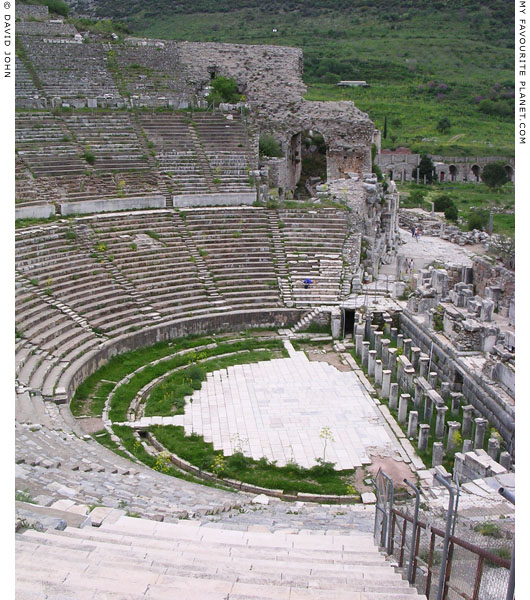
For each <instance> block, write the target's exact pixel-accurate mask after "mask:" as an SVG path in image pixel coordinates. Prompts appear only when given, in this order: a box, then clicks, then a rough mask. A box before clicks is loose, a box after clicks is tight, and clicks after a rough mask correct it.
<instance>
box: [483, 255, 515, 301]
mask: <svg viewBox="0 0 530 600" xmlns="http://www.w3.org/2000/svg"><path fill="white" fill-rule="evenodd" d="M473 283H474V285H475V293H476V294H477V295H479V296H484V297H486V291H485V290H486V287H490V288H491V287H499V288H501V290H502V293H501V294H500V297H499V300H498V304H499V305H500V306H505V307H509V306H510V301H511V300H512V299H513V298H514V296H515V273H514V271H510V270H509V269H506V268H505V267H503V266H502V265H498V264H491V263H490V262H489V261H488V260H486V259H484V258H480V257H475V258H474V259H473Z"/></svg>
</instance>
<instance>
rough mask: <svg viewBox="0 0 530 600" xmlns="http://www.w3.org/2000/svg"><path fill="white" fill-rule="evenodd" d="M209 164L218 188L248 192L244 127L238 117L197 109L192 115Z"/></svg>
mask: <svg viewBox="0 0 530 600" xmlns="http://www.w3.org/2000/svg"><path fill="white" fill-rule="evenodd" d="M193 120H194V122H195V123H196V128H197V133H198V134H199V136H200V138H201V143H202V145H203V147H204V151H205V153H206V156H207V157H208V161H209V163H210V168H211V171H212V174H213V177H214V181H215V182H216V184H217V188H218V189H219V191H221V192H249V191H251V190H252V186H251V185H250V183H249V169H252V168H253V167H252V165H251V164H250V159H249V154H248V149H247V146H248V144H247V139H246V135H245V130H244V128H243V125H242V123H241V120H240V118H239V117H237V116H235V117H234V118H233V119H232V120H229V119H226V118H225V117H223V116H222V115H217V114H206V113H198V114H196V115H194V117H193Z"/></svg>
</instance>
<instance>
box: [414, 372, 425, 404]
mask: <svg viewBox="0 0 530 600" xmlns="http://www.w3.org/2000/svg"><path fill="white" fill-rule="evenodd" d="M422 400H423V389H422V387H421V385H420V384H419V383H418V380H417V379H416V380H415V381H414V408H415V409H416V410H419V409H420V408H421V401H422Z"/></svg>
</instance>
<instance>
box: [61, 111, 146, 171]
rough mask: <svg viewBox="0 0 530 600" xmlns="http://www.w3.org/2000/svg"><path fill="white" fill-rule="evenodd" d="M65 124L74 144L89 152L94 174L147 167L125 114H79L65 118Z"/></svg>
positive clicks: (128, 116)
mask: <svg viewBox="0 0 530 600" xmlns="http://www.w3.org/2000/svg"><path fill="white" fill-rule="evenodd" d="M65 121H66V124H67V126H68V128H69V130H70V131H71V132H72V133H73V134H74V135H75V137H76V139H77V141H78V143H79V144H81V145H82V146H84V147H85V148H86V147H89V148H90V150H91V151H92V152H93V154H94V156H95V163H94V170H95V171H96V172H98V173H101V172H105V171H127V170H131V169H135V170H145V169H148V168H149V163H148V161H147V156H146V154H145V152H144V150H143V149H142V147H141V144H140V141H139V140H138V137H137V135H136V132H135V130H134V128H133V125H132V122H131V116H130V115H129V114H127V113H120V112H112V113H111V112H109V113H99V112H98V113H97V114H86V113H82V114H74V115H72V116H70V117H67V118H65Z"/></svg>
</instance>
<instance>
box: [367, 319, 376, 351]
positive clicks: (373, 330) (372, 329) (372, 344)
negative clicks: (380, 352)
mask: <svg viewBox="0 0 530 600" xmlns="http://www.w3.org/2000/svg"><path fill="white" fill-rule="evenodd" d="M376 333H377V325H372V326H371V327H370V335H369V337H368V339H369V340H370V348H371V349H372V350H375V334H376Z"/></svg>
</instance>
